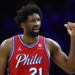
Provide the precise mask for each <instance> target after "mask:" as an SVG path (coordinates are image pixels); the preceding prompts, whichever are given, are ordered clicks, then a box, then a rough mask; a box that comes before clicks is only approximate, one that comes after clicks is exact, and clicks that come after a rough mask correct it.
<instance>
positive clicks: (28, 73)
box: [9, 35, 50, 75]
mask: <svg viewBox="0 0 75 75" xmlns="http://www.w3.org/2000/svg"><path fill="white" fill-rule="evenodd" d="M49 60H50V55H49V52H48V50H47V48H46V41H45V38H44V37H42V36H38V39H37V41H36V42H35V44H33V45H32V46H28V45H26V44H25V43H24V42H23V41H22V39H21V36H20V35H17V36H14V37H13V51H12V54H11V56H10V58H9V75H48V73H49Z"/></svg>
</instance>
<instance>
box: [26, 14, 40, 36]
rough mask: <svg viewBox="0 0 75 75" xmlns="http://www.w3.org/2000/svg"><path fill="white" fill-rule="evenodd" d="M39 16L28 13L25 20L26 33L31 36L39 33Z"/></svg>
mask: <svg viewBox="0 0 75 75" xmlns="http://www.w3.org/2000/svg"><path fill="white" fill-rule="evenodd" d="M40 25H41V18H40V16H39V15H38V14H37V13H34V14H32V15H29V16H28V18H27V21H26V33H27V34H28V35H30V36H32V37H36V36H38V34H39V30H40Z"/></svg>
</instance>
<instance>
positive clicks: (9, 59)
mask: <svg viewBox="0 0 75 75" xmlns="http://www.w3.org/2000/svg"><path fill="white" fill-rule="evenodd" d="M12 41H13V50H12V53H11V55H10V57H9V60H8V62H10V60H11V58H12V56H13V53H14V50H15V40H14V37H12Z"/></svg>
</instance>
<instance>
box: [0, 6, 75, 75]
mask: <svg viewBox="0 0 75 75" xmlns="http://www.w3.org/2000/svg"><path fill="white" fill-rule="evenodd" d="M16 22H17V23H18V25H19V26H20V27H21V28H22V29H23V30H24V31H23V34H19V35H16V36H14V37H12V38H9V39H6V40H4V41H3V42H2V44H1V46H0V75H4V73H5V69H6V65H7V64H8V71H9V75H49V63H50V58H52V59H53V61H54V62H55V63H56V64H57V65H58V66H59V67H60V68H62V69H63V70H64V71H65V72H67V73H69V74H73V73H75V23H71V22H68V23H67V24H65V27H66V28H67V30H68V33H69V35H70V37H71V47H70V53H69V57H68V56H66V54H65V53H63V52H62V50H61V47H60V46H59V44H58V43H57V42H55V41H54V40H52V39H50V38H45V37H43V36H40V35H39V29H40V25H41V11H40V8H39V7H38V6H36V5H27V6H25V7H23V8H22V9H21V10H19V11H18V12H17V16H16Z"/></svg>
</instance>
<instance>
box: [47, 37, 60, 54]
mask: <svg viewBox="0 0 75 75" xmlns="http://www.w3.org/2000/svg"><path fill="white" fill-rule="evenodd" d="M46 44H47V48H48V50H49V51H50V53H54V52H57V51H58V50H61V47H60V45H59V44H58V43H57V42H56V41H54V40H52V39H50V38H46Z"/></svg>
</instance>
